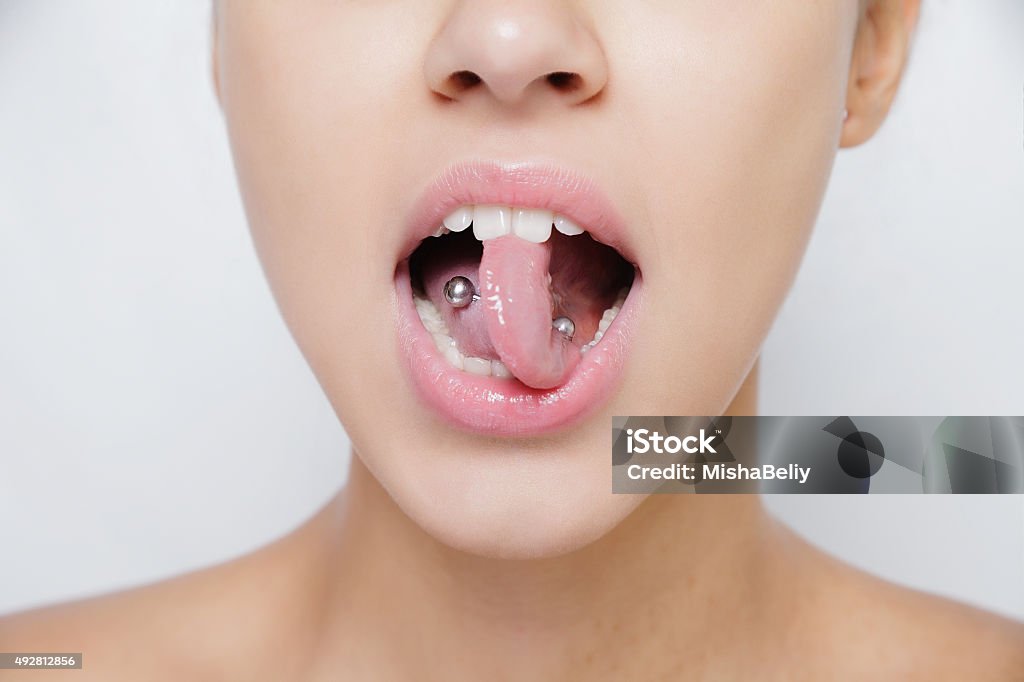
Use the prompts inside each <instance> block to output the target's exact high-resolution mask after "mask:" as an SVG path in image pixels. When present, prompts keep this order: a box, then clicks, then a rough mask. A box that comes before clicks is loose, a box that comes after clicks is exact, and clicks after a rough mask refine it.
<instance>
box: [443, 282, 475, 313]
mask: <svg viewBox="0 0 1024 682" xmlns="http://www.w3.org/2000/svg"><path fill="white" fill-rule="evenodd" d="M478 298H480V297H479V296H478V295H477V293H476V288H475V287H474V286H473V283H472V282H471V281H469V278H467V277H459V276H456V277H452V278H451V279H450V280H448V283H447V284H445V285H444V299H445V300H446V301H448V303H450V304H451V305H452V307H454V308H465V307H466V306H467V305H469V304H470V303H472V302H473V301H475V300H477V299H478Z"/></svg>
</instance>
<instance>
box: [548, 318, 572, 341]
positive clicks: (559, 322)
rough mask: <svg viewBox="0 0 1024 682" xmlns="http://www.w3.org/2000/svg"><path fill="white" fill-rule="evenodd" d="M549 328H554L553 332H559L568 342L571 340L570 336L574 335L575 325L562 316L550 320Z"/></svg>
mask: <svg viewBox="0 0 1024 682" xmlns="http://www.w3.org/2000/svg"><path fill="white" fill-rule="evenodd" d="M551 326H552V327H554V328H555V331H557V332H560V333H561V334H563V335H564V336H565V337H566V338H567V339H569V340H570V341H571V340H572V335H573V334H575V333H576V323H575V322H573V321H572V320H571V319H569V318H568V317H565V316H564V315H563V316H562V317H556V318H555V319H554V320H552V321H551Z"/></svg>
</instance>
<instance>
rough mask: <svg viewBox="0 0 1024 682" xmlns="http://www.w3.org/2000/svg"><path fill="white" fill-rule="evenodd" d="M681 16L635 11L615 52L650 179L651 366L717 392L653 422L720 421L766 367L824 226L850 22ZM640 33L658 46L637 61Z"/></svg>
mask: <svg viewBox="0 0 1024 682" xmlns="http://www.w3.org/2000/svg"><path fill="white" fill-rule="evenodd" d="M740 5H742V7H741V6H740ZM647 9H649V8H647ZM637 11H639V10H637ZM673 11H674V12H679V11H683V12H689V13H691V16H688V17H686V18H685V19H684V18H675V19H673V20H672V21H668V20H664V21H657V20H655V17H652V16H650V15H643V16H637V15H636V13H635V12H634V15H633V18H634V19H635V20H636V21H637V22H638V23H637V25H635V26H629V25H626V26H624V27H623V28H622V29H621V31H622V32H621V33H619V34H618V35H621V36H623V43H622V44H621V45H616V46H615V47H616V49H618V50H619V51H620V53H621V54H622V55H624V56H626V55H630V54H633V55H635V57H633V58H629V57H626V58H624V59H622V60H620V64H621V65H622V66H621V69H620V72H619V73H618V74H616V75H618V76H619V80H618V81H617V83H618V84H617V86H616V87H617V89H618V91H617V92H616V93H615V94H616V95H617V96H618V98H617V100H616V101H617V102H620V103H624V104H622V105H621V106H623V108H624V111H623V114H622V117H623V119H624V120H628V121H630V122H631V124H632V126H633V130H632V131H631V133H630V135H631V140H632V142H633V143H635V145H636V148H637V149H640V150H643V151H644V153H643V154H642V155H637V156H635V157H634V160H635V161H640V159H642V162H641V163H642V165H639V166H637V167H636V168H635V170H634V175H635V176H636V177H643V178H644V179H645V183H646V195H645V196H644V198H643V199H642V203H643V205H644V206H645V210H644V211H642V215H643V219H644V220H643V222H644V224H643V226H642V227H641V229H642V230H644V231H645V234H644V238H645V240H646V241H647V243H648V244H649V245H650V246H652V247H653V248H650V249H649V250H648V252H647V253H648V256H649V260H648V261H647V263H646V264H645V268H644V274H645V279H646V281H647V282H648V283H649V284H650V285H651V291H652V294H651V299H650V307H651V314H649V315H646V316H645V318H644V319H645V323H646V324H647V325H648V328H647V329H645V330H644V333H642V334H640V337H641V338H643V339H646V341H645V342H644V343H647V344H648V348H647V350H649V351H650V352H649V353H647V354H642V355H643V357H662V358H666V357H667V358H670V366H669V367H667V368H666V367H658V366H656V365H654V364H653V363H652V364H650V365H649V366H648V367H647V369H646V371H645V373H646V374H649V375H661V376H664V374H663V373H662V372H663V371H664V370H666V369H667V371H668V372H669V373H670V374H675V376H676V377H678V378H679V379H680V381H683V382H684V385H686V384H688V385H690V386H695V385H699V386H703V387H707V389H706V390H705V391H703V392H702V391H691V392H689V394H690V395H689V396H687V395H685V394H686V393H687V392H685V391H683V392H680V391H678V389H677V388H676V389H673V391H672V392H671V393H670V392H669V391H666V392H665V393H663V394H661V395H660V396H658V397H657V398H655V399H656V400H657V399H660V400H663V401H664V402H666V403H669V401H673V402H671V403H670V404H660V405H658V406H657V407H658V409H657V410H656V411H654V412H652V413H658V414H662V413H664V414H672V413H679V414H717V413H718V412H717V411H715V410H719V411H720V410H722V409H724V408H725V407H726V405H727V404H728V401H729V399H730V398H731V395H732V392H733V391H734V390H735V389H737V388H738V386H739V384H740V382H741V381H742V379H743V377H744V376H745V374H746V372H747V370H748V369H749V367H750V365H751V364H752V362H753V361H754V359H755V358H756V354H757V352H758V349H759V347H760V344H761V343H762V341H763V339H764V336H765V335H766V333H767V330H768V328H769V326H770V324H771V321H772V320H773V319H774V316H775V314H776V312H777V310H778V307H779V306H780V304H781V301H782V299H783V297H784V296H785V294H786V292H787V291H788V289H789V286H790V284H791V282H792V278H793V276H794V274H795V271H796V268H797V266H798V265H799V261H800V258H801V257H802V255H803V252H804V249H805V247H806V242H807V239H808V237H809V235H810V231H811V228H812V227H813V224H814V222H815V218H816V216H817V212H818V208H819V206H820V203H821V199H822V197H823V194H824V190H825V186H826V182H827V178H828V175H829V173H830V170H831V165H832V162H833V160H834V157H835V152H836V149H837V143H838V139H839V133H840V124H841V119H840V112H841V111H842V101H843V96H844V93H845V89H846V88H845V78H846V70H847V65H848V53H849V49H850V44H849V41H850V39H852V35H853V28H852V24H851V20H852V17H853V14H852V13H851V12H850V11H849V8H846V7H845V6H844V5H843V4H842V3H806V2H799V3H796V2H777V3H766V2H756V3H731V2H726V3H696V4H694V5H692V6H691V7H690V8H687V9H685V10H673ZM641 24H642V26H643V27H646V33H645V34H644V35H645V39H644V43H645V44H646V45H648V46H649V47H648V48H647V49H646V50H642V51H630V50H629V48H628V47H627V43H626V42H625V36H628V35H630V34H636V33H637V32H639V31H641V30H642V29H641ZM658 26H671V27H672V28H671V31H669V30H668V29H666V30H665V31H664V32H659V30H658V29H654V30H653V31H652V29H651V28H650V27H658ZM847 26H849V29H847ZM847 36H848V37H847ZM684 380H685V381H684ZM662 383H665V382H662ZM677 385H678V384H677ZM698 398H702V400H698ZM680 402H682V403H683V404H680ZM652 407H654V406H652ZM673 410H674V411H673Z"/></svg>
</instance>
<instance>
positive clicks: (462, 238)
mask: <svg viewBox="0 0 1024 682" xmlns="http://www.w3.org/2000/svg"><path fill="white" fill-rule="evenodd" d="M435 235H436V236H432V237H428V238H427V239H425V240H424V241H423V242H422V243H421V244H420V246H419V247H418V248H417V249H416V251H415V252H414V253H413V255H412V257H411V258H410V261H409V269H410V275H411V278H412V287H413V298H414V301H415V305H416V311H417V313H419V317H420V320H421V321H422V322H423V326H424V328H425V329H426V330H427V331H428V332H430V333H431V336H432V338H433V339H434V342H435V344H436V346H437V350H438V352H440V353H442V354H443V355H444V357H445V359H446V360H448V362H449V364H451V365H452V366H453V367H454V368H456V369H458V370H461V371H464V372H469V373H472V374H476V375H480V376H495V377H500V378H507V379H510V380H511V379H515V380H518V381H521V382H522V383H523V384H525V385H527V386H530V387H532V388H537V389H550V388H556V387H558V386H561V385H563V384H564V383H565V382H566V380H567V379H568V377H569V375H570V374H571V372H572V371H573V370H574V369H575V368H576V365H577V364H578V363H579V361H580V360H581V359H582V357H583V355H584V354H586V352H587V351H589V350H590V349H592V348H594V347H595V346H596V345H597V344H598V343H600V342H601V339H602V338H603V336H604V333H605V332H606V331H607V330H608V327H609V326H610V325H611V323H612V322H613V321H614V320H615V317H616V316H617V315H618V313H619V310H621V308H622V304H623V303H624V302H625V300H626V295H627V294H628V292H629V287H630V286H631V285H632V283H633V266H632V265H630V264H629V263H628V262H627V261H626V260H625V259H624V258H622V256H621V255H619V253H618V252H617V251H615V249H613V248H611V247H609V246H606V245H604V244H601V243H600V242H597V241H595V240H594V239H593V238H592V237H591V236H590V235H589V234H588V233H587V232H585V231H584V230H583V229H582V228H581V227H579V226H577V225H576V224H575V223H573V222H572V221H571V220H569V219H568V218H565V217H563V216H556V215H555V214H554V213H552V212H551V211H547V210H542V209H541V210H538V209H526V208H517V207H509V206H461V207H459V208H458V209H456V210H455V211H454V212H452V213H451V214H450V215H449V216H448V217H446V218H445V220H444V222H443V225H442V226H440V227H439V228H438V230H437V232H435Z"/></svg>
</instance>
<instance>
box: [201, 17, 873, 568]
mask: <svg viewBox="0 0 1024 682" xmlns="http://www.w3.org/2000/svg"><path fill="white" fill-rule="evenodd" d="M858 16H859V15H858V5H857V2H855V1H854V0H850V1H848V2H807V0H773V1H772V2H712V1H711V0H695V1H693V2H679V1H678V0H643V1H632V0H631V1H629V2H625V1H623V0H588V1H587V2H570V1H568V0H566V1H554V0H522V1H520V2H508V1H507V0H436V1H432V2H427V1H424V0H416V1H412V0H404V1H402V0H344V1H340V2H339V1H338V0H291V1H289V2H282V1H281V0H222V1H221V2H220V3H219V7H218V22H217V23H218V26H217V49H216V55H217V66H216V69H217V78H218V87H219V93H220V96H221V102H222V106H223V109H224V112H225V115H226V118H227V123H228V127H229V131H230V137H231V142H232V146H233V150H234V156H235V161H236V165H237V170H238V175H239V179H240V185H241V190H242V194H243V197H244V201H245V205H246V209H247V212H248V216H249V220H250V223H251V228H252V233H253V237H254V240H255V244H256V248H257V250H258V252H259V255H260V258H261V261H262V264H263V267H264V269H265V271H266V274H267V276H268V278H269V281H270V284H271V287H272V289H273V291H274V294H275V296H276V299H277V301H278V304H279V306H280V308H281V310H282V312H283V315H284V317H285V319H286V321H287V324H288V325H289V327H290V329H291V331H292V333H293V335H294V337H295V339H296V340H297V342H298V344H299V346H300V347H301V349H302V351H303V353H304V354H305V356H306V358H307V359H308V361H309V363H310V365H311V366H312V369H313V371H314V372H315V373H316V376H317V378H318V379H319V381H320V383H321V385H322V386H323V388H324V390H325V391H326V393H327V396H328V397H329V399H330V401H331V403H332V404H333V406H334V408H335V410H336V411H337V413H338V415H339V416H340V418H341V420H342V422H343V424H344V426H345V428H346V430H347V432H348V434H349V436H350V437H351V439H352V443H353V446H354V448H355V451H356V452H357V453H358V456H359V457H360V458H361V459H362V461H363V463H365V465H366V467H367V468H368V469H369V470H370V471H371V472H372V474H373V475H374V476H375V477H376V478H377V480H378V481H379V482H380V484H381V485H382V486H383V488H384V489H385V490H386V491H387V492H388V493H389V494H390V495H391V496H392V497H393V499H394V500H395V502H396V503H397V504H398V505H399V506H400V507H401V508H402V509H403V510H404V511H405V513H406V514H407V515H408V516H410V517H411V518H412V519H413V520H415V521H416V522H417V523H418V524H419V525H420V526H421V527H423V528H424V529H425V530H426V531H427V532H429V533H430V534H432V535H433V536H434V537H435V538H437V539H439V540H441V541H442V542H444V543H447V544H449V545H451V546H454V547H457V548H460V549H464V550H467V551H471V552H475V553H479V554H484V555H491V556H516V557H528V556H548V555H553V554H557V553H560V552H564V551H568V550H571V549H574V548H577V547H580V546H582V545H584V544H586V543H588V542H590V541H592V540H594V539H596V538H598V537H600V536H601V535H603V534H604V533H606V532H607V531H609V530H610V529H611V528H613V527H614V526H615V525H616V524H617V523H618V522H620V521H621V520H622V519H623V518H625V516H626V515H627V514H628V513H629V512H630V511H631V510H632V509H633V508H634V507H635V506H636V505H637V504H638V503H639V501H640V498H639V497H638V496H630V495H612V494H611V471H610V468H609V467H610V440H611V439H610V427H611V417H612V416H613V415H627V414H685V415H717V414H720V413H722V412H723V410H725V408H726V407H727V406H728V404H729V402H730V401H731V399H732V398H733V396H734V395H735V393H736V391H737V389H738V388H739V386H740V385H741V384H742V382H743V381H744V378H745V377H746V376H747V373H748V372H749V370H750V368H751V367H752V365H753V363H754V362H755V360H756V358H757V354H758V350H759V347H760V345H761V343H762V341H763V339H764V337H765V334H766V332H767V331H768V328H769V325H770V324H771V322H772V319H773V317H774V316H775V314H776V311H777V309H778V307H779V305H780V303H781V301H782V299H783V297H784V295H785V294H786V292H787V290H788V288H789V285H790V282H791V280H792V277H793V275H794V272H795V270H796V268H797V265H798V262H799V260H800V257H801V255H802V253H803V251H804V248H805V244H806V242H807V239H808V235H809V232H810V230H811V227H812V225H813V222H814V220H815V216H816V213H817V210H818V207H819V203H820V201H821V198H822V194H823V191H824V188H825V183H826V180H827V176H828V174H829V171H830V168H831V164H832V161H833V157H834V154H835V151H836V148H837V145H838V142H839V136H840V132H841V127H842V111H843V106H844V95H845V92H846V84H847V75H848V71H849V68H850V58H851V57H850V55H851V49H852V43H853V39H854V36H855V30H856V25H857V20H858ZM446 217H447V218H448V220H447V223H445V222H444V221H445V218H446ZM562 218H566V219H568V222H563V221H562V220H561V219H562ZM470 220H472V221H473V223H472V226H470V227H469V228H468V229H466V230H464V231H461V232H459V231H457V228H460V227H464V226H465V225H466V224H467V223H469V221H470ZM553 222H557V224H556V228H558V227H561V228H562V230H563V231H564V232H570V233H571V232H574V231H575V229H574V227H578V228H580V229H583V230H585V231H587V232H588V233H589V234H582V235H568V234H563V231H560V230H558V229H555V230H552V231H551V236H550V237H548V238H547V239H546V240H545V237H546V236H547V232H548V230H551V224H552V223H553ZM445 224H447V226H448V227H449V228H451V229H452V230H453V231H450V232H449V233H448V234H444V235H442V236H439V237H435V236H431V235H433V234H434V233H435V231H437V230H438V228H440V227H442V226H444V225H445ZM442 232H443V230H442ZM613 247H614V248H613ZM549 276H550V279H549ZM460 277H461V278H464V279H457V278H460ZM453 278H454V279H455V281H454V283H453V286H451V287H446V285H447V284H448V283H449V281H450V280H453ZM457 284H461V285H462V286H461V288H460V287H459V286H455V285H457ZM627 292H628V293H627ZM623 294H625V299H624V300H623V298H622V295H623ZM609 310H610V311H611V312H607V311H609ZM616 312H617V313H618V314H617V315H615V316H614V319H613V320H612V321H611V324H610V325H608V324H607V322H606V323H605V324H603V325H602V324H601V320H602V318H604V319H605V320H606V321H607V320H609V319H612V317H613V314H614V313H616ZM562 317H565V318H569V319H571V320H572V323H573V324H572V327H573V328H574V329H572V330H571V331H572V334H571V336H570V335H569V334H568V333H566V332H568V331H570V329H569V327H568V326H567V325H566V323H565V322H564V320H563V321H561V323H560V324H559V325H554V324H553V323H554V321H555V320H556V318H562ZM556 327H557V328H556ZM599 330H603V333H602V335H601V338H600V340H599V341H598V343H597V344H591V341H592V339H594V337H595V336H596V335H597V332H598V331H599ZM453 344H454V345H453ZM588 346H589V347H588ZM585 347H586V351H584V348H585ZM458 365H461V367H462V368H461V369H459V367H458ZM506 374H508V375H511V376H504V375H506Z"/></svg>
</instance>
